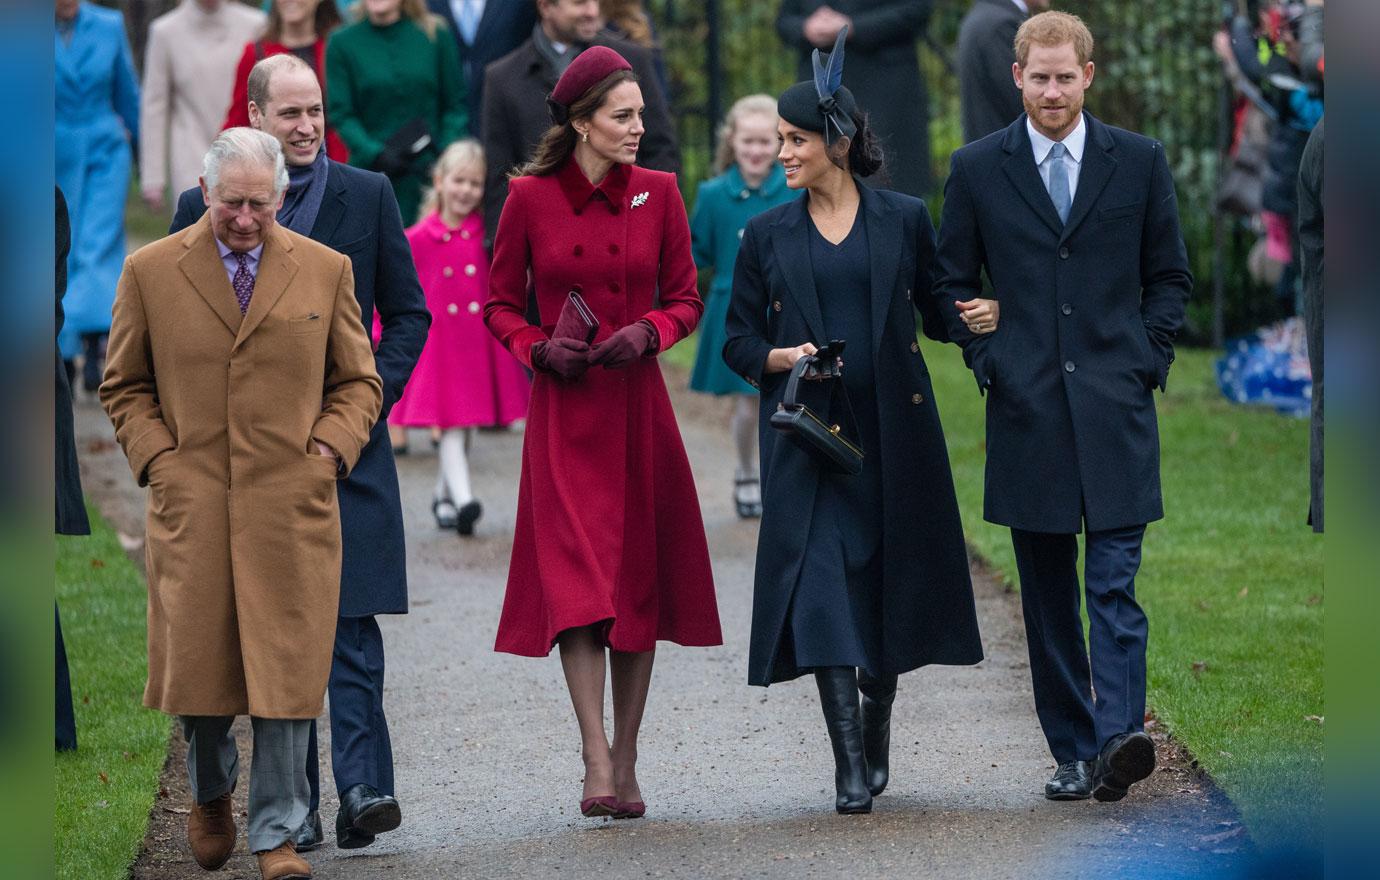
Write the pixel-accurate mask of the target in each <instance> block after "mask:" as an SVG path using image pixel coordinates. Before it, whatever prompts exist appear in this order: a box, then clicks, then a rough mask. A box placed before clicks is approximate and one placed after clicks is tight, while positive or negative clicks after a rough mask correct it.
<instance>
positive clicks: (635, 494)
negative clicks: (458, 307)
mask: <svg viewBox="0 0 1380 880" xmlns="http://www.w3.org/2000/svg"><path fill="white" fill-rule="evenodd" d="M529 268H530V269H531V273H532V282H533V285H534V287H535V291H536V297H537V305H538V308H539V310H540V313H541V327H540V328H538V327H534V326H532V325H530V324H528V322H527V319H526V317H525V312H526V306H527V290H528V269H529ZM572 288H576V289H579V291H580V293H581V295H582V296H583V297H584V299H585V300H586V302H588V303H589V307H590V309H591V310H593V312H594V314H595V316H596V317H597V318H598V319H599V322H600V328H599V333H598V336H597V337H596V340H595V341H596V344H597V343H598V342H601V341H603V340H604V339H606V338H607V337H608V336H609V335H611V334H612V333H613V332H614V331H616V330H618V329H620V328H622V327H624V326H626V325H628V324H632V323H635V322H637V321H639V320H641V319H643V318H646V319H647V320H649V321H650V322H651V323H652V324H653V326H655V327H656V331H657V336H658V338H659V340H660V350H661V351H665V350H666V349H669V348H670V347H671V346H672V345H674V344H675V343H676V342H678V341H680V340H681V339H683V338H685V337H686V336H687V335H689V334H690V332H691V331H692V330H694V328H695V325H696V323H697V322H698V321H699V319H700V315H701V313H702V312H703V310H704V306H703V303H701V302H700V298H699V294H698V293H697V292H696V290H695V263H694V260H693V259H692V257H691V254H690V228H689V224H688V222H687V220H686V216H685V205H684V203H683V202H682V201H681V197H680V191H679V190H678V189H677V188H676V178H675V176H674V175H672V174H667V173H664V172H660V171H650V170H647V169H643V168H637V167H635V166H630V165H621V164H619V165H614V166H613V169H612V170H611V171H610V172H609V173H608V175H607V176H606V177H605V179H604V180H603V181H602V182H601V183H600V185H599V186H598V187H595V186H593V185H591V184H590V183H589V181H588V180H587V179H586V178H585V176H584V174H583V172H581V171H580V168H579V166H578V165H576V164H575V162H574V161H573V160H572V161H568V162H567V163H566V164H565V165H564V166H563V167H562V168H561V170H560V171H558V172H557V173H556V174H553V175H551V176H547V177H520V178H517V179H515V180H513V181H512V182H511V184H510V188H509V192H508V200H507V202H506V203H505V205H504V207H503V214H502V217H501V219H500V220H499V223H498V231H497V234H496V235H495V238H494V258H493V264H492V266H491V269H490V277H489V299H488V302H487V303H486V305H485V309H484V318H485V321H486V322H487V323H488V325H489V329H490V330H491V331H493V334H494V335H495V336H497V337H498V338H499V340H501V341H502V342H503V344H504V345H505V346H507V347H508V349H509V350H510V351H512V352H513V354H514V355H516V356H517V358H518V359H519V360H520V361H522V362H523V363H524V364H526V365H528V366H530V365H531V349H532V345H533V344H534V343H535V342H538V341H540V340H542V339H545V338H547V336H548V334H549V333H550V332H551V329H552V327H553V326H554V325H555V322H556V318H557V316H558V315H559V314H560V310H561V306H562V305H563V304H564V302H565V299H566V296H567V294H568V293H569V291H570V290H571V289H572ZM658 290H659V291H660V308H654V307H653V300H654V295H655V294H656V293H657V291H658ZM599 623H603V624H604V626H605V631H604V638H605V643H606V644H607V645H608V646H609V647H610V648H612V649H613V650H615V651H650V650H652V649H653V648H654V647H655V646H656V643H657V641H658V640H666V641H672V642H676V643H678V644H681V645H718V644H722V642H723V638H722V636H721V634H720V630H719V613H718V607H717V604H716V602H715V598H714V582H713V575H712V573H711V571H710V566H709V550H708V546H707V544H706V541H705V536H704V524H703V521H702V519H701V517H700V506H699V497H698V495H697V494H696V492H695V483H694V479H693V477H692V476H691V472H690V463H689V461H688V459H687V458H686V455H685V447H684V445H683V444H682V442H681V439H680V429H679V428H678V427H677V425H676V419H675V413H674V412H673V411H672V409H671V401H670V397H669V396H668V395H667V393H666V385H665V383H664V382H663V381H662V377H661V369H660V367H659V365H658V364H657V362H656V358H655V357H646V358H643V359H641V360H640V361H637V362H634V363H633V364H630V365H628V366H626V367H622V368H619V369H613V370H608V369H604V368H603V367H598V366H596V367H592V368H590V370H589V371H588V372H587V373H585V375H584V376H583V377H582V378H581V379H579V380H578V381H576V382H566V381H564V380H561V379H559V378H557V377H555V376H553V375H551V374H548V373H544V372H541V371H538V372H537V373H536V376H535V378H534V380H533V384H532V400H531V404H530V406H529V408H528V415H527V432H526V435H525V438H524V443H523V453H522V482H521V486H520V488H519V492H518V514H517V528H516V532H515V535H514V540H513V556H512V563H511V565H510V567H509V571H508V590H507V594H506V596H505V598H504V601H503V613H502V616H501V618H500V620H499V625H498V638H497V641H496V644H495V650H498V651H506V652H509V653H513V654H523V655H527V656H534V657H541V656H545V655H547V654H548V653H550V651H551V647H552V645H553V644H554V642H555V639H556V636H557V634H558V633H560V632H561V631H562V630H565V629H570V628H572V627H580V626H588V625H591V624H599Z"/></svg>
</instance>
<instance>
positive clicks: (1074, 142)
mask: <svg viewBox="0 0 1380 880" xmlns="http://www.w3.org/2000/svg"><path fill="white" fill-rule="evenodd" d="M1025 130H1026V131H1027V132H1029V133H1030V146H1031V149H1033V150H1034V152H1035V167H1036V168H1038V169H1039V170H1040V179H1041V180H1043V181H1044V183H1045V192H1048V191H1049V167H1050V162H1052V161H1053V160H1051V159H1050V158H1049V151H1050V148H1051V147H1053V146H1054V141H1052V140H1050V139H1049V138H1047V137H1045V136H1044V135H1042V134H1040V133H1039V132H1038V131H1036V130H1035V125H1034V123H1032V122H1031V121H1030V117H1029V116H1027V117H1026V118H1025ZM1087 142H1088V120H1087V118H1086V117H1085V116H1083V114H1081V113H1080V114H1078V126H1077V127H1076V128H1074V130H1073V131H1071V132H1069V134H1068V136H1067V137H1065V138H1064V140H1063V141H1062V143H1063V144H1064V167H1065V168H1067V169H1068V172H1069V203H1070V204H1072V203H1073V199H1074V197H1075V196H1077V195H1078V169H1080V168H1082V167H1083V146H1084V144H1086V143H1087Z"/></svg>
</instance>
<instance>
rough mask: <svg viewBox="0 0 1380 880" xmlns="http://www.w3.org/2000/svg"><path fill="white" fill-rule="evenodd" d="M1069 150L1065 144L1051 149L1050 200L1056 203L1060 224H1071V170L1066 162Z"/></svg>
mask: <svg viewBox="0 0 1380 880" xmlns="http://www.w3.org/2000/svg"><path fill="white" fill-rule="evenodd" d="M1067 152H1068V150H1067V149H1066V148H1065V147H1064V145H1063V144H1055V145H1054V146H1052V147H1050V148H1049V162H1050V165H1049V198H1050V200H1051V201H1053V202H1054V210H1055V211H1058V212H1059V222H1060V223H1067V222H1069V208H1071V207H1073V199H1072V198H1070V197H1069V169H1068V165H1067V164H1066V163H1065V162H1064V154H1065V153H1067Z"/></svg>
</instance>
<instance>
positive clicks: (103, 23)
mask: <svg viewBox="0 0 1380 880" xmlns="http://www.w3.org/2000/svg"><path fill="white" fill-rule="evenodd" d="M53 74H54V75H53V93H54V94H53V98H54V111H55V112H54V120H53V121H54V136H55V139H54V150H53V160H54V163H53V164H54V171H55V174H56V177H57V185H58V187H59V188H60V189H61V190H62V192H63V194H64V195H65V196H66V197H67V209H68V213H69V214H70V215H71V221H72V251H71V255H70V256H69V257H68V260H67V296H66V298H65V299H64V300H63V308H64V309H65V310H66V313H67V321H66V324H65V325H64V326H63V328H62V334H61V335H60V337H59V339H58V347H59V348H60V350H61V351H62V356H63V357H64V358H70V357H73V356H75V355H76V354H77V352H78V350H79V348H80V338H81V335H82V334H83V333H105V332H107V331H108V330H109V329H110V309H111V306H112V305H113V304H114V302H115V283H116V282H117V281H118V280H119V279H120V269H121V268H122V267H123V265H124V261H125V198H126V196H127V195H128V193H129V175H130V158H131V156H132V152H131V150H132V146H131V141H133V140H135V139H136V138H137V137H138V132H139V84H138V81H137V80H136V79H135V76H134V63H133V61H132V60H131V56H130V51H129V42H128V41H127V40H126V39H125V22H124V17H123V16H121V15H120V13H119V12H116V11H115V10H112V9H104V8H102V7H100V6H95V5H93V4H91V3H82V4H81V6H80V8H79V9H78V11H77V17H76V20H75V23H74V25H73V31H72V36H71V41H70V42H68V41H66V40H64V39H63V38H62V35H61V34H60V33H59V34H55V35H54V43H53Z"/></svg>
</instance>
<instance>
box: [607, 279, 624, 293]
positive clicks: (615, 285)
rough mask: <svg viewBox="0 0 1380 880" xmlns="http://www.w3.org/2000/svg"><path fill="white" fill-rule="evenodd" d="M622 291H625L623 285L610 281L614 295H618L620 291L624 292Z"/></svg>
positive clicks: (610, 288) (610, 287)
mask: <svg viewBox="0 0 1380 880" xmlns="http://www.w3.org/2000/svg"><path fill="white" fill-rule="evenodd" d="M622 289H623V285H621V284H619V283H618V282H617V281H610V282H609V290H611V291H613V292H614V293H617V292H618V291H620V290H622Z"/></svg>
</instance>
